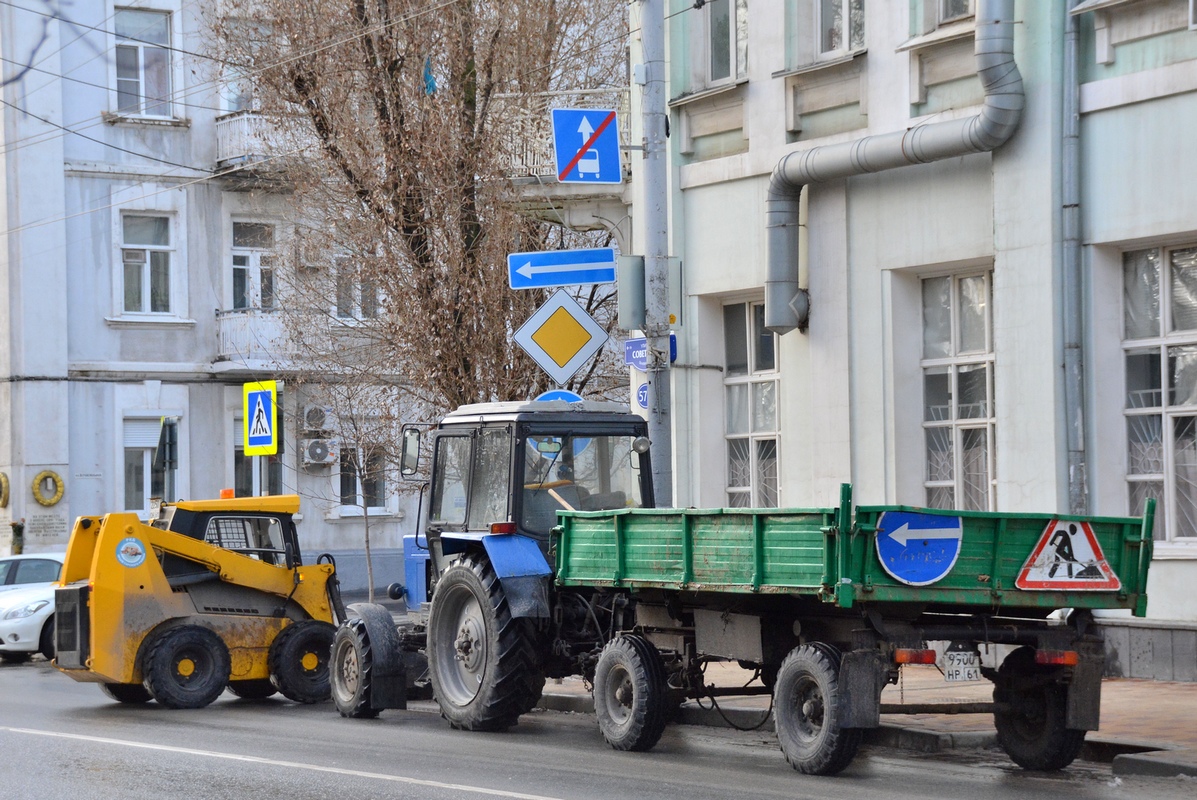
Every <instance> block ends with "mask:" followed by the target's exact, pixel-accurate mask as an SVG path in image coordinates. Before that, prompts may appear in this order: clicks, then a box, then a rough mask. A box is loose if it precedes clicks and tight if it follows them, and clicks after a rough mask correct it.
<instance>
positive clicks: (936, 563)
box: [877, 511, 964, 586]
mask: <svg viewBox="0 0 1197 800" xmlns="http://www.w3.org/2000/svg"><path fill="white" fill-rule="evenodd" d="M963 535H964V521H963V520H962V519H961V518H960V517H948V516H941V515H939V514H921V513H919V512H917V511H886V512H885V513H883V514H882V515H881V518H880V519H879V520H877V560H878V561H880V562H881V566H882V567H884V568H885V571H886V572H888V573H889V575H890V577H892V578H893V579H894V580H896V581H900V582H902V583H904V584H906V585H907V586H926V585H927V584H930V583H935V582H936V581H938V580H940V579H941V578H943V577H944V576H945V575H947V574H948V573H949V572H951V571H952V567H954V566H956V559H957V558H958V557H959V556H960V543H961V541H962V539H963Z"/></svg>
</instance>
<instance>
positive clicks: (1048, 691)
mask: <svg viewBox="0 0 1197 800" xmlns="http://www.w3.org/2000/svg"><path fill="white" fill-rule="evenodd" d="M1051 669H1052V668H1050V667H1047V668H1045V667H1042V666H1040V665H1038V664H1036V663H1035V651H1034V650H1032V649H1031V648H1029V647H1024V648H1020V649H1018V650H1015V651H1014V652H1013V653H1011V654H1010V655H1008V656H1006V659H1005V661H1003V662H1002V666H1001V667H1000V668H999V669H998V674H997V679H996V680H995V681H994V684H993V701H994V705H995V706H997V710H995V711H994V713H993V725H994V727H995V728H997V741H998V744H999V745H1000V746H1001V748H1002V749H1003V750H1005V751H1006V755H1008V756H1010V759H1011V760H1012V761H1013V762H1014V763H1015V764H1018V765H1019V766H1020V767H1022V768H1023V769H1033V770H1057V769H1063V768H1064V767H1067V766H1068V765H1069V764H1071V763H1072V762H1073V760H1074V759H1075V758H1076V757H1077V756H1078V755H1080V752H1081V748H1082V747H1083V746H1084V744H1085V731H1081V730H1073V729H1071V728H1066V727H1064V721H1065V717H1066V714H1067V708H1066V707H1067V702H1068V688H1067V687H1066V686H1064V685H1062V684H1060V683H1056V682H1054V681H1052V680H1050V678H1049V671H1050V670H1051Z"/></svg>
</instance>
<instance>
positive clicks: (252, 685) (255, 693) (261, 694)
mask: <svg viewBox="0 0 1197 800" xmlns="http://www.w3.org/2000/svg"><path fill="white" fill-rule="evenodd" d="M225 688H226V689H228V690H229V694H232V695H235V696H237V697H240V698H241V699H242V700H265V699H266V698H267V697H272V696H274V695H275V694H277V693H278V689H275V688H274V684H273V683H271V682H270V679H269V678H259V679H257V680H252V681H229V685H228V686H226V687H225Z"/></svg>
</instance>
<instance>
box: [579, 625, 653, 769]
mask: <svg viewBox="0 0 1197 800" xmlns="http://www.w3.org/2000/svg"><path fill="white" fill-rule="evenodd" d="M672 710H673V709H672V707H671V703H670V698H669V692H668V686H667V685H666V681H665V664H664V663H663V662H662V661H661V654H660V653H658V652H657V648H656V647H654V646H653V645H652V643H651V642H649V641H648V640H647V639H645V638H644V637H643V636H635V635H625V636H617V637H616V638H614V639H612V640H611V641H610V642H608V643H607V645H606V647H604V648H603V651H602V653H600V654H599V659H598V664H597V665H596V666H595V668H594V713H595V716H596V717H598V724H599V730H600V731H602V734H603V738H604V739H606V740H607V744H609V745H611V746H612V747H613V748H615V749H616V750H636V751H641V752H643V751H645V750H651V749H652V748H653V746H654V745H655V744H656V743H657V742H658V741H660V739H661V734H663V733H664V732H665V723H666V722H667V721H668V719H669V716H670V713H671V712H672Z"/></svg>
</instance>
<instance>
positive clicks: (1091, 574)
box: [1014, 520, 1122, 591]
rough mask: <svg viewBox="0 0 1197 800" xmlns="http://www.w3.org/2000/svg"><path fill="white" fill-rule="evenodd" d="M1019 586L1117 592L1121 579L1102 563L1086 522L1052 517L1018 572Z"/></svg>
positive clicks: (1016, 581)
mask: <svg viewBox="0 0 1197 800" xmlns="http://www.w3.org/2000/svg"><path fill="white" fill-rule="evenodd" d="M1014 585H1015V586H1017V587H1018V588H1019V589H1073V590H1076V589H1079V590H1081V591H1084V590H1091V591H1092V590H1098V591H1117V590H1118V589H1121V588H1122V582H1121V581H1119V580H1118V576H1117V575H1115V574H1114V570H1112V569H1110V565H1109V564H1108V563H1106V557H1105V554H1104V553H1102V552H1101V545H1099V544H1098V543H1097V537H1096V536H1094V535H1093V529H1092V528H1090V527H1089V524H1088V523H1087V522H1069V521H1068V520H1052V521H1051V523H1050V524H1049V525H1048V526H1047V528H1046V529H1045V530H1044V531H1043V535H1042V536H1040V537H1039V542H1038V543H1037V544H1036V545H1035V549H1034V550H1032V551H1031V556H1030V558H1028V559H1027V562H1026V563H1025V564H1023V566H1022V571H1021V572H1019V573H1018V577H1017V578H1016V579H1015V580H1014Z"/></svg>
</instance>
